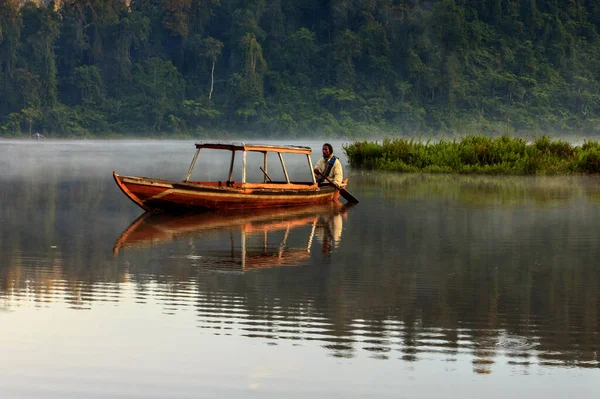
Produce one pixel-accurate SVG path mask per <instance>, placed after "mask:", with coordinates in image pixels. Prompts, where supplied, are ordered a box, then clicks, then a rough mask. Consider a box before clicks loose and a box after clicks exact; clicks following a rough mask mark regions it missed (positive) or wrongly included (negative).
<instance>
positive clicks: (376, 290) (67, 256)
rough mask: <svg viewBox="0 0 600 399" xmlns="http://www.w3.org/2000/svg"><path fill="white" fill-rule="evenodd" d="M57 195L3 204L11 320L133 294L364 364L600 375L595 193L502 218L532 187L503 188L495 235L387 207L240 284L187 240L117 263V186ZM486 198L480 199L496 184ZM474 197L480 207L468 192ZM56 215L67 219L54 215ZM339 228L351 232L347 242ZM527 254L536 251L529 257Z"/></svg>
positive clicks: (0, 293)
mask: <svg viewBox="0 0 600 399" xmlns="http://www.w3.org/2000/svg"><path fill="white" fill-rule="evenodd" d="M574 181H577V179H576V178H574ZM58 183H59V179H58V177H56V178H55V180H54V181H50V182H49V183H48V184H47V185H44V186H41V187H39V186H37V185H35V184H30V183H27V182H23V183H20V184H15V187H13V188H11V190H10V191H11V193H13V194H15V193H16V194H15V195H16V196H15V197H13V196H12V195H11V196H9V195H8V194H6V193H7V191H0V200H1V201H2V204H3V205H4V204H8V206H3V207H1V209H0V213H1V215H2V220H3V224H2V226H0V234H1V237H2V239H1V240H0V297H1V298H3V299H4V301H5V302H6V301H8V302H10V303H11V305H10V306H19V301H27V300H31V299H33V300H34V301H36V303H37V304H39V305H40V306H44V303H46V302H47V301H64V302H65V303H67V304H68V305H70V306H72V307H75V308H80V309H81V308H84V309H90V308H92V310H93V303H94V302H96V301H115V302H116V303H119V302H121V301H122V299H121V298H122V297H123V296H124V293H123V290H124V288H123V287H125V283H129V284H131V285H132V286H133V287H135V288H134V292H135V293H134V295H135V298H136V300H137V301H138V302H141V303H152V304H153V303H155V302H159V303H160V304H161V306H163V309H164V312H165V313H173V312H182V311H185V310H186V309H189V307H190V306H193V308H194V311H195V312H196V314H197V320H198V326H199V327H201V328H203V329H205V330H207V331H211V332H214V333H219V334H238V335H240V334H241V335H245V336H248V337H253V338H256V339H262V340H265V341H268V342H270V343H277V342H278V341H279V340H292V341H294V342H295V343H297V344H299V345H303V344H306V342H307V341H309V342H318V343H319V344H320V345H322V346H324V347H326V348H327V350H328V351H330V353H331V354H333V355H335V356H343V357H351V356H356V355H357V354H359V353H368V354H370V355H372V356H373V357H376V358H381V359H385V358H388V359H398V358H400V359H404V360H405V361H419V360H421V359H422V358H424V357H428V356H432V355H436V356H442V357H443V358H445V359H448V360H456V359H457V358H459V357H461V356H468V357H470V358H471V359H472V362H473V370H474V371H475V372H482V373H487V372H491V371H493V365H494V362H498V358H499V355H503V356H506V357H508V359H509V360H508V362H509V363H510V364H512V365H514V366H515V367H527V366H528V365H532V364H546V365H559V366H576V367H594V368H598V367H599V361H600V359H599V357H598V356H599V355H598V353H599V349H600V335H599V334H598V331H600V269H598V267H597V262H598V261H597V254H598V253H600V242H598V241H597V240H595V241H582V234H583V233H585V232H587V233H588V234H596V233H595V231H596V229H597V226H596V222H597V220H598V216H597V214H596V213H594V209H595V208H592V207H591V206H590V205H589V204H588V203H586V202H585V199H586V198H588V197H586V195H587V194H585V193H589V192H592V191H593V190H591V189H589V190H588V188H585V189H584V190H583V191H579V190H580V188H579V187H581V186H579V185H575V189H574V190H572V191H569V190H566V191H563V188H560V187H556V189H552V188H551V187H550V188H548V189H547V190H546V191H544V190H545V189H544V188H543V185H540V186H539V187H538V188H539V190H541V191H539V192H538V193H541V194H540V197H536V196H534V198H541V199H544V198H545V199H546V200H547V201H546V200H545V201H546V202H543V201H542V203H544V204H550V203H552V201H551V200H552V199H556V200H560V201H562V205H561V208H560V212H556V211H555V210H553V208H552V207H537V206H536V207H529V208H528V207H525V208H519V209H517V210H514V211H513V210H508V211H507V207H505V206H504V205H505V204H507V203H510V204H514V203H517V204H518V203H520V201H521V202H523V200H522V199H523V198H525V202H531V203H536V205H537V204H539V202H536V201H534V200H529V199H528V198H530V197H528V196H527V195H526V194H525V197H520V196H521V195H522V194H523V193H526V192H527V188H526V187H522V189H520V188H518V187H517V188H515V189H514V190H516V191H511V190H513V188H510V186H511V185H512V184H513V183H511V182H507V183H506V185H505V186H503V187H505V188H506V189H507V190H508V191H509V193H513V192H514V195H513V194H510V195H508V197H506V198H504V199H502V198H503V197H502V195H503V194H499V192H498V191H494V190H495V189H493V190H492V191H491V193H488V194H489V195H488V194H486V195H483V194H481V195H482V196H483V197H482V198H491V199H490V201H499V202H498V203H497V202H493V203H494V204H498V205H499V207H498V209H497V210H496V212H489V213H486V218H487V219H486V221H485V222H486V223H491V222H494V223H495V224H493V226H496V227H497V228H496V227H495V228H493V229H492V228H491V227H490V226H491V225H490V224H486V223H482V222H481V220H480V219H469V217H468V215H472V214H473V213H474V212H477V211H479V210H478V209H477V208H476V207H466V208H460V209H458V208H456V207H454V208H452V207H449V206H447V204H445V203H443V202H440V204H439V205H438V204H437V203H436V207H429V208H425V209H427V210H428V212H430V214H427V215H424V216H423V218H420V219H417V218H411V217H408V216H407V215H413V214H414V213H416V212H417V211H416V210H415V209H416V208H415V206H416V205H415V202H416V201H408V203H405V202H403V201H398V202H395V203H394V205H391V206H389V207H388V208H386V213H385V215H376V212H377V211H373V212H370V211H367V210H365V209H363V208H360V207H361V206H362V205H363V204H361V205H359V208H358V209H357V212H353V210H351V211H350V212H349V213H348V216H347V217H346V216H344V215H343V214H337V215H328V216H326V217H323V218H322V219H321V218H320V219H319V220H318V222H317V238H318V241H319V242H320V243H321V244H322V246H321V249H323V248H324V249H325V252H326V253H327V254H330V255H328V256H327V259H328V260H327V262H320V260H321V259H322V257H324V256H323V255H322V254H321V252H319V251H314V252H313V253H311V256H312V258H311V259H312V263H309V264H308V265H307V266H304V267H301V268H271V269H267V270H260V271H259V272H251V273H246V274H241V273H237V274H236V273H221V272H220V271H219V272H215V270H212V269H210V268H208V267H204V266H201V265H199V262H197V261H196V260H195V259H193V258H190V257H186V256H184V255H186V254H189V253H190V252H189V248H190V241H189V240H181V241H172V242H170V243H168V244H167V245H166V246H165V247H158V246H157V247H154V248H150V249H147V250H140V251H137V252H132V253H131V254H128V255H126V256H123V257H114V258H113V257H112V256H111V255H110V248H111V246H112V243H113V242H114V239H115V237H116V236H117V235H118V234H119V233H120V232H121V231H122V229H123V225H127V223H129V222H130V220H131V218H130V216H127V217H123V215H122V214H119V215H120V216H118V217H115V214H114V212H111V211H109V210H108V208H112V207H114V208H117V209H118V206H117V205H116V204H115V203H111V201H113V200H112V197H111V196H109V195H108V194H106V193H108V192H110V190H109V189H107V188H106V187H105V185H109V184H110V185H112V182H110V181H106V182H100V183H99V182H97V181H94V182H93V183H89V184H82V183H81V182H71V183H64V182H62V183H61V184H58ZM390 184H391V183H390ZM477 184H479V183H476V184H471V183H469V184H467V187H469V188H468V190H466V191H464V190H465V189H464V188H463V189H462V190H463V191H461V189H460V188H455V187H453V185H452V184H447V185H446V186H444V187H445V188H444V189H443V190H442V192H441V193H440V198H456V197H453V195H454V194H452V192H453V191H452V190H458V191H456V193H457V194H456V195H458V196H459V198H477V196H476V195H479V194H476V193H477V190H476V189H475V187H476V186H477ZM481 184H483V185H484V188H483V190H484V191H483V192H485V190H488V189H489V188H486V187H485V186H486V185H489V184H491V185H494V184H495V183H494V180H493V179H490V181H489V182H488V183H485V181H484V183H481ZM584 187H587V186H585V185H584ZM412 188H414V189H415V190H414V192H411V191H410V190H411V189H412ZM523 189H524V190H525V191H523ZM420 190H421V191H420ZM432 190H434V191H432ZM435 190H437V188H435V184H433V185H426V186H425V188H419V185H418V184H417V186H416V187H412V186H410V185H408V186H405V188H404V191H405V194H404V195H408V196H416V197H412V199H418V202H419V203H424V202H425V201H431V198H430V194H431V193H432V192H435ZM444 190H450V191H449V192H446V191H444ZM469 190H474V192H475V194H473V195H471V194H468V195H467V194H465V193H469V192H470V191H469ZM502 190H504V188H503V189H502ZM502 190H501V191H500V193H501V192H502ZM519 190H521V191H519ZM585 190H588V191H585ZM590 190H591V191H590ZM385 192H387V193H390V190H387V191H385ZM392 193H393V192H392ZM419 193H420V194H419ZM544 193H546V194H544ZM21 194H22V195H21ZM463 195H466V197H461V196H463ZM115 197H116V198H120V197H118V196H115ZM17 198H18V200H17ZM433 198H435V196H433ZM494 198H495V199H494ZM498 198H501V199H502V200H501V201H500V200H498ZM519 198H521V200H519ZM409 199H411V198H409ZM580 199H583V200H584V201H583V202H579V203H576V204H574V205H572V206H571V205H569V203H570V202H569V201H572V200H580ZM513 200H514V201H513ZM365 202H366V201H365ZM65 203H69V204H75V205H73V207H74V208H71V209H66V208H61V206H60V205H59V204H65ZM565 203H566V205H565ZM583 206H587V207H586V208H582V207H583ZM11 209H12V210H13V211H10V210H11ZM40 209H42V210H44V211H43V212H40ZM14 210H18V212H19V213H18V214H17V213H16V211H14ZM47 210H50V211H47ZM89 214H93V215H94V220H101V221H103V222H101V223H99V224H98V225H95V224H90V222H89V218H86V217H84V216H83V215H89ZM340 217H341V219H340ZM496 219H497V222H496ZM109 221H110V222H109ZM341 221H343V224H344V228H345V229H346V231H348V232H349V233H350V232H351V234H348V233H346V232H345V233H344V234H345V235H344V237H343V238H344V239H343V240H341V241H340V239H339V236H338V235H337V234H336V232H339V231H341V223H340V222H341ZM4 222H7V223H4ZM102 223H104V224H102ZM478 223H479V224H478ZM4 226H12V230H11V231H7V230H5V228H4ZM32 226H33V227H32ZM336 237H338V238H336ZM456 237H460V240H461V241H460V242H459V241H456V240H453V238H456ZM515 237H516V238H515ZM228 242H229V241H227V243H228ZM461 242H467V243H469V245H464V244H461ZM531 242H543V243H545V244H544V245H541V246H534V247H530V246H528V245H527V244H528V243H531ZM57 243H58V248H51V247H52V246H55V245H56V244H57ZM173 254H179V255H182V256H175V257H174V256H173ZM150 298H152V299H153V300H149V299H150ZM148 306H150V305H148Z"/></svg>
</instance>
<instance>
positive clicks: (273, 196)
mask: <svg viewBox="0 0 600 399" xmlns="http://www.w3.org/2000/svg"><path fill="white" fill-rule="evenodd" d="M113 177H114V179H115V182H116V183H117V185H118V186H119V188H120V189H121V190H122V191H123V193H124V194H125V195H126V196H127V197H129V199H131V200H132V201H133V202H134V203H135V204H137V205H138V206H140V207H141V208H142V209H144V210H146V211H153V212H157V211H179V210H183V211H190V210H193V211H197V212H204V211H216V210H242V209H263V208H282V207H291V206H303V205H317V204H326V203H330V202H334V201H338V198H339V195H340V193H339V190H337V189H336V188H334V187H316V186H315V185H305V186H302V185H293V186H291V188H290V187H284V186H285V185H276V184H260V185H252V186H251V187H250V188H248V187H246V186H245V185H243V184H239V185H237V186H235V185H233V186H225V185H223V186H221V185H219V186H217V185H208V184H202V183H178V182H172V181H168V180H160V179H151V178H145V177H137V176H120V175H118V174H117V173H115V172H113ZM278 186H279V187H278Z"/></svg>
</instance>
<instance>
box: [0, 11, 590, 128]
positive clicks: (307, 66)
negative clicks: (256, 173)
mask: <svg viewBox="0 0 600 399" xmlns="http://www.w3.org/2000/svg"><path fill="white" fill-rule="evenodd" d="M22 3H23V2H22V1H20V0H3V1H2V2H0V129H1V131H0V134H1V135H4V136H12V135H21V134H30V133H32V132H40V133H43V134H44V135H46V136H50V137H57V136H105V135H108V134H113V133H119V134H124V135H133V134H135V135H148V136H157V135H161V136H168V135H193V136H203V135H209V134H214V133H215V132H216V131H245V132H248V131H250V132H255V133H254V134H257V135H258V134H261V135H263V134H268V135H274V136H287V137H294V136H296V135H305V134H319V135H320V134H323V135H327V136H331V135H338V136H339V135H344V136H361V135H371V134H373V132H375V131H383V132H388V133H389V132H393V133H397V134H410V133H415V132H416V133H431V132H436V133H438V132H443V133H448V132H458V133H474V132H482V133H492V134H493V133H504V132H506V131H507V130H508V131H511V132H514V131H516V132H518V133H527V132H540V131H543V132H556V133H581V134H586V135H591V134H600V39H599V31H600V3H599V2H597V1H594V0H569V1H558V0H443V1H419V0H352V1H351V0H289V1H283V0H245V1H242V0H131V1H124V0H61V1H60V2H59V1H45V0H40V1H37V2H34V3H31V2H30V3H25V4H22Z"/></svg>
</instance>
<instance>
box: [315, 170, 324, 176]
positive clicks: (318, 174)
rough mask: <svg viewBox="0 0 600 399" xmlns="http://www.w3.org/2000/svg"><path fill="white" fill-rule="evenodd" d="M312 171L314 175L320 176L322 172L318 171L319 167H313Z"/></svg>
mask: <svg viewBox="0 0 600 399" xmlns="http://www.w3.org/2000/svg"><path fill="white" fill-rule="evenodd" d="M313 172H314V173H315V176H321V175H322V174H323V173H321V171H320V170H319V169H317V168H315V169H314V170H313Z"/></svg>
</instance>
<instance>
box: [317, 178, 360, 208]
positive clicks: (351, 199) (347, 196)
mask: <svg viewBox="0 0 600 399" xmlns="http://www.w3.org/2000/svg"><path fill="white" fill-rule="evenodd" d="M320 175H321V177H322V178H324V179H325V180H327V181H328V182H329V183H331V184H332V185H333V187H335V188H337V189H338V190H340V194H341V196H342V197H344V198H345V199H346V201H348V202H349V203H351V204H358V200H357V199H356V197H354V196H353V195H352V194H350V193H349V192H348V190H346V189H345V188H342V187H338V186H337V185H336V184H335V183H334V182H332V181H331V180H329V178H328V177H327V176H325V175H324V174H323V173H320Z"/></svg>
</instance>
